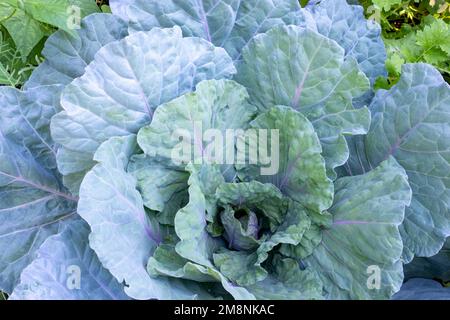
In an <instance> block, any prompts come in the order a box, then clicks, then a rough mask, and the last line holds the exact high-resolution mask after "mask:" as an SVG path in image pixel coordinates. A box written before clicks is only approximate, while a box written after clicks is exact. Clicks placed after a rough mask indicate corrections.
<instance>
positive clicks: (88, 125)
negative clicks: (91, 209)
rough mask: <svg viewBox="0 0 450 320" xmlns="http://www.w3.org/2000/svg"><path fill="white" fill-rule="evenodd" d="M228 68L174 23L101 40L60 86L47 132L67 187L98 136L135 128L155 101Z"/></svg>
mask: <svg viewBox="0 0 450 320" xmlns="http://www.w3.org/2000/svg"><path fill="white" fill-rule="evenodd" d="M234 72H235V68H234V66H233V64H232V62H231V59H230V57H229V56H228V55H227V54H226V52H225V51H224V50H223V49H221V48H216V47H214V46H212V45H211V44H209V43H208V42H206V41H204V40H202V39H198V38H182V36H181V30H180V29H179V28H178V27H175V28H173V29H159V28H154V29H152V30H151V31H150V32H138V33H135V34H133V35H130V36H128V37H126V38H125V39H123V40H120V41H117V42H113V43H110V44H108V45H106V46H104V47H103V48H102V49H100V50H99V52H98V53H97V54H96V56H95V59H94V61H93V62H92V63H91V64H90V65H89V66H88V67H87V68H86V73H85V74H84V75H83V76H82V77H80V78H78V79H76V80H74V81H73V82H72V83H71V84H70V85H68V86H67V87H66V89H65V90H64V93H63V96H62V102H61V103H62V106H63V108H64V111H63V112H61V113H59V114H58V115H56V116H55V117H54V118H53V119H52V124H51V130H52V136H53V138H54V139H55V141H56V142H58V143H60V144H61V145H62V146H63V147H62V149H60V151H59V152H58V157H57V161H58V169H59V170H60V172H61V173H62V174H63V175H64V176H65V177H66V178H67V179H69V180H70V181H71V190H72V191H73V192H76V191H77V182H78V183H79V182H80V181H81V179H82V177H83V175H84V173H85V172H87V170H89V169H90V168H91V167H92V166H93V165H94V163H93V162H92V155H93V153H94V152H95V150H96V149H97V148H98V147H99V145H100V144H101V143H102V142H104V141H105V140H107V139H108V138H110V137H114V136H124V135H128V134H132V133H136V132H137V131H138V130H139V129H140V128H141V127H142V126H144V125H145V124H148V123H149V122H150V120H151V119H152V117H153V112H154V110H155V108H156V107H157V106H158V105H160V104H162V103H164V102H167V101H169V100H171V99H173V98H176V97H177V96H179V95H181V94H183V93H186V92H189V91H191V90H193V89H194V88H195V85H196V84H197V83H198V82H200V81H202V80H205V79H212V78H227V77H230V76H231V75H232V74H233V73H234ZM74 160H75V161H74ZM74 178H75V179H74ZM73 180H75V181H73Z"/></svg>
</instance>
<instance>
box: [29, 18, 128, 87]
mask: <svg viewBox="0 0 450 320" xmlns="http://www.w3.org/2000/svg"><path fill="white" fill-rule="evenodd" d="M127 35H128V30H127V25H126V24H125V22H123V21H122V20H120V19H119V18H117V17H115V16H113V15H110V14H101V13H97V14H92V15H89V16H87V17H86V18H84V19H83V20H82V21H81V25H80V29H77V30H76V32H73V33H67V32H65V31H63V30H59V31H57V32H55V33H54V34H52V35H51V36H50V37H49V38H48V40H47V41H46V43H45V47H44V49H43V50H42V55H43V56H44V57H45V58H46V60H45V61H44V63H42V64H41V65H39V67H37V68H36V70H34V71H33V73H32V75H31V77H30V79H29V80H28V81H27V82H26V83H25V85H24V88H25V89H28V88H34V87H36V86H42V85H50V84H59V85H67V84H69V83H70V82H72V81H73V80H74V79H75V78H78V77H80V76H82V75H83V74H84V70H85V68H86V66H87V65H88V64H89V63H90V62H91V61H92V60H94V56H95V54H96V53H97V51H98V50H99V49H100V48H101V47H103V46H105V45H106V44H108V43H110V42H113V41H116V40H120V39H123V38H124V37H126V36H127Z"/></svg>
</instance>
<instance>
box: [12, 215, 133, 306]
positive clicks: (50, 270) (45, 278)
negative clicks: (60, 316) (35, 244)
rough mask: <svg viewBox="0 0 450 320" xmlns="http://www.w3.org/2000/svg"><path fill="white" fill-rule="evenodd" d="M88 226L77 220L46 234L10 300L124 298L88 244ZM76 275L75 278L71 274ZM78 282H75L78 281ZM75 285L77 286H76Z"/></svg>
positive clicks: (119, 287)
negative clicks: (45, 238)
mask: <svg viewBox="0 0 450 320" xmlns="http://www.w3.org/2000/svg"><path fill="white" fill-rule="evenodd" d="M89 231H90V230H89V228H88V226H87V225H86V223H85V222H83V221H82V220H78V221H76V222H73V223H71V224H68V225H66V226H65V227H64V231H62V232H61V233H60V234H57V235H54V236H51V237H49V238H48V239H47V240H46V241H45V242H44V244H43V245H42V246H41V247H40V248H39V250H38V251H37V252H36V258H35V259H34V260H33V262H32V263H31V264H30V265H29V266H28V267H27V268H25V270H24V271H23V272H22V275H21V277H20V283H19V284H18V285H17V286H16V288H15V289H14V291H13V293H12V294H11V296H10V297H9V299H10V300H61V299H63V300H92V299H93V300H105V299H107V300H125V299H128V297H127V295H125V293H124V291H123V285H121V284H119V283H118V282H117V281H116V279H114V278H113V277H112V276H111V274H110V273H109V272H108V271H107V270H106V269H105V268H103V266H102V265H101V264H100V261H99V260H98V258H97V256H96V255H95V253H94V251H93V250H92V249H91V248H90V247H89V244H88V235H89ZM77 276H80V278H79V279H76V278H75V277H77ZM78 281H79V283H78ZM78 285H79V287H78Z"/></svg>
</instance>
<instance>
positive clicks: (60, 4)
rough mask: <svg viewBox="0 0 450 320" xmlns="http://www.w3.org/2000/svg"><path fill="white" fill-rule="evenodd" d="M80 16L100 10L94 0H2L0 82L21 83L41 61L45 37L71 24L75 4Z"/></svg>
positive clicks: (69, 30)
mask: <svg viewBox="0 0 450 320" xmlns="http://www.w3.org/2000/svg"><path fill="white" fill-rule="evenodd" d="M72 6H76V7H78V8H79V9H80V15H81V17H80V18H83V17H84V16H86V15H89V14H91V13H94V12H100V10H101V9H100V8H99V7H98V6H97V4H96V2H95V1H94V0H46V1H42V0H2V1H1V2H0V85H10V86H13V87H20V86H21V85H22V84H23V83H24V82H25V81H26V79H27V78H28V77H29V75H30V74H31V71H32V70H33V69H34V68H35V67H36V66H37V65H38V64H39V63H40V62H41V60H42V58H41V55H40V53H41V51H42V49H43V45H44V43H45V40H46V39H47V37H48V36H49V35H51V34H52V33H53V32H54V31H56V30H57V29H63V30H66V31H67V32H69V33H72V32H74V30H71V29H70V28H69V25H68V21H70V19H71V15H72V14H73V9H72V8H73V7H72Z"/></svg>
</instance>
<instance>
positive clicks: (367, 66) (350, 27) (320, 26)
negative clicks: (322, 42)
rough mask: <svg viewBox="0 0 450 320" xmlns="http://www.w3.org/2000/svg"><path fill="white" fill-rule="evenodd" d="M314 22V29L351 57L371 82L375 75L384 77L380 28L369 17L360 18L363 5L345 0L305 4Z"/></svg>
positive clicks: (328, 0) (325, 0) (383, 48)
mask: <svg viewBox="0 0 450 320" xmlns="http://www.w3.org/2000/svg"><path fill="white" fill-rule="evenodd" d="M307 10H309V11H310V12H311V14H312V18H313V20H314V22H315V26H316V28H315V30H316V31H317V32H319V33H320V34H322V35H324V36H326V37H328V38H330V39H332V40H335V41H336V42H337V43H338V44H339V45H340V46H341V47H342V48H344V50H345V55H346V56H349V57H354V58H355V59H356V61H358V64H359V66H360V68H361V70H362V71H363V72H364V73H365V74H366V75H367V77H368V78H369V79H370V82H371V83H372V84H373V83H374V82H375V80H376V78H378V77H380V76H387V72H386V68H385V61H386V49H385V47H384V43H383V39H382V38H381V28H380V26H379V24H378V23H376V22H375V21H374V20H373V19H366V18H365V17H364V8H363V7H361V6H359V5H349V4H348V3H347V1H345V0H321V1H320V3H318V4H316V5H310V6H308V7H307Z"/></svg>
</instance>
